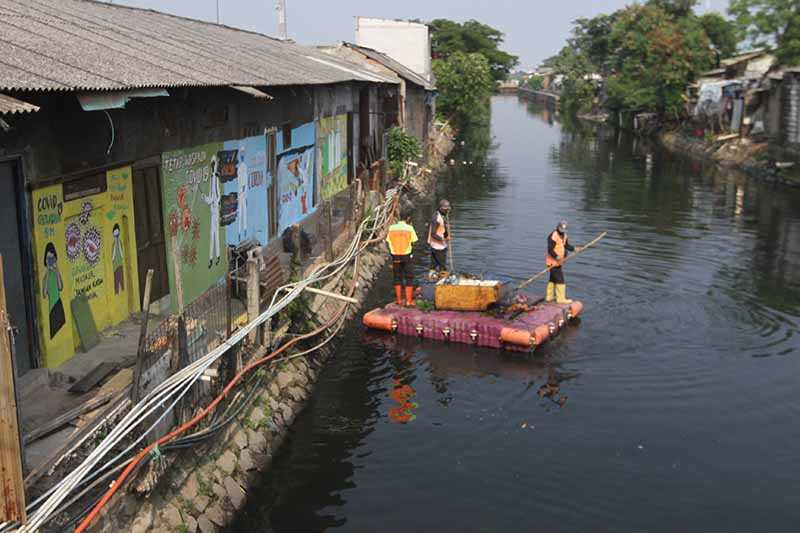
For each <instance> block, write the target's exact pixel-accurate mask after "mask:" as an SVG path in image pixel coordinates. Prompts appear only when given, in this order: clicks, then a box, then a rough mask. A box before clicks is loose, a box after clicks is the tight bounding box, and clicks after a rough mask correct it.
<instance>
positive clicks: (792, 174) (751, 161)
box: [657, 130, 800, 187]
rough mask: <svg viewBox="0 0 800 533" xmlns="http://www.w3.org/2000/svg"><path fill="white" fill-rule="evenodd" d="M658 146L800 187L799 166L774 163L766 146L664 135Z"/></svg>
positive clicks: (742, 140)
mask: <svg viewBox="0 0 800 533" xmlns="http://www.w3.org/2000/svg"><path fill="white" fill-rule="evenodd" d="M657 139H658V141H659V143H660V144H661V145H662V146H664V147H665V148H667V149H668V150H670V151H672V152H675V153H680V154H689V155H692V156H694V157H699V158H702V159H706V160H709V161H713V162H715V163H717V164H718V165H719V166H720V167H723V168H726V169H732V170H736V171H739V172H742V173H744V174H747V175H748V176H751V177H753V178H755V179H758V180H761V181H764V182H767V183H782V184H785V185H791V186H795V187H798V186H800V175H798V169H797V165H794V164H792V162H788V163H783V162H779V161H775V159H774V158H772V157H770V155H769V146H768V145H767V143H766V142H761V143H759V142H754V141H752V140H751V139H749V138H746V137H739V136H736V137H734V138H725V137H721V138H720V137H718V138H716V139H714V140H710V141H706V140H705V139H700V138H695V137H691V136H689V135H686V134H685V133H683V132H681V131H678V130H674V131H663V132H661V133H659V134H658V135H657Z"/></svg>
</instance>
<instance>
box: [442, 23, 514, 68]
mask: <svg viewBox="0 0 800 533" xmlns="http://www.w3.org/2000/svg"><path fill="white" fill-rule="evenodd" d="M429 26H430V29H431V47H432V52H433V57H435V58H438V59H448V58H449V57H450V56H452V55H453V54H455V53H457V52H461V53H464V54H482V55H483V56H484V57H485V58H486V59H487V60H488V61H489V67H490V69H491V73H492V77H493V78H494V79H495V81H502V80H504V79H506V78H507V77H508V75H509V73H510V72H511V69H513V68H514V67H515V66H516V65H517V63H518V62H519V58H517V56H515V55H511V54H509V53H508V52H504V51H503V50H501V49H500V46H501V45H502V44H503V33H502V32H501V31H499V30H496V29H495V28H492V27H491V26H488V25H486V24H483V23H481V22H478V21H477V20H468V21H466V22H464V23H463V24H460V23H458V22H454V21H452V20H447V19H436V20H433V21H431V22H430V24H429Z"/></svg>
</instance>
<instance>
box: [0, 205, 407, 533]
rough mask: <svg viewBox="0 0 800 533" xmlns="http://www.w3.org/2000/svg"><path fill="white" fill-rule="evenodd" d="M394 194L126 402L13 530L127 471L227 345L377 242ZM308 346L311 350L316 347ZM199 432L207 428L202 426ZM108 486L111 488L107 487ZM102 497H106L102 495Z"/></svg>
mask: <svg viewBox="0 0 800 533" xmlns="http://www.w3.org/2000/svg"><path fill="white" fill-rule="evenodd" d="M398 194H399V191H398V190H397V189H389V190H388V191H387V192H386V194H385V196H384V201H383V203H382V204H380V205H378V206H377V207H376V208H374V209H373V210H371V211H370V212H369V213H368V214H367V216H365V217H364V218H363V220H362V221H361V224H360V225H359V227H358V230H357V231H356V232H355V234H354V236H353V238H352V239H351V241H350V242H349V244H348V246H347V248H346V249H345V251H344V252H343V253H342V254H341V255H340V256H339V257H338V258H337V259H335V260H333V261H331V262H328V263H325V264H323V265H320V266H318V267H317V268H315V269H314V270H313V271H312V272H311V274H310V275H309V276H308V277H307V278H305V279H303V280H300V281H297V282H293V283H289V284H286V285H284V286H282V287H280V288H279V289H278V290H277V291H275V295H274V296H273V298H272V300H271V302H270V304H269V306H268V307H267V308H266V310H265V311H264V312H262V313H261V314H260V315H259V316H258V317H257V318H256V319H255V320H253V321H252V322H250V323H248V324H246V325H245V326H243V327H242V328H240V329H239V330H237V331H236V332H235V333H234V334H233V335H231V337H230V338H229V339H227V340H226V341H224V342H222V343H221V344H220V345H219V346H218V347H216V348H215V349H213V350H212V351H210V352H209V353H208V354H206V355H205V356H203V357H201V358H199V359H198V360H196V361H194V362H192V363H190V364H189V365H187V366H186V367H184V368H182V369H180V370H179V371H177V372H176V373H175V374H173V375H171V376H170V377H169V378H167V379H166V380H164V381H163V382H162V383H160V384H159V385H158V386H156V387H155V388H154V389H153V390H152V391H151V392H150V393H149V394H147V395H146V396H145V397H144V398H142V399H141V400H140V401H139V402H138V403H137V404H136V405H134V406H132V408H131V410H130V411H129V412H128V413H127V414H126V415H125V416H124V417H123V418H122V419H121V420H120V421H119V422H118V423H117V424H116V426H115V427H114V428H113V429H112V430H111V431H110V432H109V433H108V435H106V437H105V438H104V439H103V440H102V441H101V442H100V443H99V444H98V445H97V446H96V447H95V449H94V450H92V451H91V453H89V455H88V456H87V457H86V458H85V459H84V460H83V461H82V462H81V464H80V465H78V466H77V467H76V468H75V469H74V470H73V471H72V472H70V473H69V474H68V475H67V476H65V477H64V478H63V479H62V480H61V481H60V482H59V483H57V484H56V485H55V486H54V487H52V488H51V489H50V490H49V491H47V492H46V493H45V494H44V495H42V497H40V498H39V499H37V500H36V501H35V502H32V503H31V504H30V505H29V506H28V510H29V520H28V523H27V524H26V525H24V526H22V527H20V528H19V529H18V531H22V532H33V531H38V530H39V529H40V528H41V527H42V526H43V525H44V524H46V523H47V522H48V521H49V520H50V519H52V518H53V517H54V516H56V515H57V514H58V513H60V512H61V511H63V510H64V509H65V506H64V503H65V502H66V500H67V499H68V498H69V497H70V495H72V494H74V493H75V492H76V491H77V490H78V489H79V488H80V487H83V486H86V485H87V483H92V485H93V486H96V485H95V484H97V483H98V482H99V481H104V480H105V479H107V478H108V477H110V475H109V473H110V472H114V473H116V472H118V471H119V470H121V469H123V468H125V469H126V470H125V472H127V470H128V469H129V468H130V466H131V464H130V463H131V461H132V459H131V458H130V455H131V453H132V452H133V451H134V450H135V449H136V448H137V447H138V446H139V445H140V444H141V442H142V441H143V440H144V439H145V438H146V437H147V435H149V434H151V432H152V431H153V430H154V429H155V428H156V427H157V426H158V425H159V424H160V423H161V422H162V421H163V420H164V419H165V418H166V417H167V415H168V414H169V413H170V412H171V411H172V410H173V409H174V407H175V406H176V405H177V404H178V402H180V401H181V399H182V398H183V397H184V396H185V395H186V394H187V393H188V392H189V390H190V389H191V388H192V386H193V385H194V384H195V383H196V382H197V381H198V380H200V378H201V377H202V376H203V375H204V373H205V372H206V370H208V369H209V368H210V367H211V366H212V365H213V364H214V363H216V361H218V360H219V359H220V358H221V357H223V356H224V355H225V354H226V353H227V352H228V351H229V350H230V349H231V348H233V347H235V346H236V345H237V344H239V343H240V342H242V341H243V340H244V339H245V338H246V337H247V336H248V335H249V334H250V333H251V332H253V331H254V330H255V329H256V328H258V327H259V326H261V325H262V324H264V323H265V322H266V321H267V320H270V319H271V318H272V317H273V316H275V315H276V314H278V313H280V312H281V311H282V310H284V309H285V308H286V307H287V306H288V305H289V304H291V303H292V302H293V301H294V300H295V299H297V298H298V297H299V296H300V295H301V294H302V292H303V291H304V290H305V289H306V287H309V286H311V285H314V284H318V283H323V282H325V281H326V280H329V279H331V278H333V277H334V276H336V275H337V274H339V273H340V272H342V271H343V270H344V269H345V268H346V267H347V265H349V264H350V263H351V262H354V264H355V265H357V262H358V256H359V255H360V254H361V253H362V252H363V251H364V250H365V249H366V248H368V247H369V246H370V245H372V244H374V243H375V242H377V241H379V240H380V238H381V237H380V233H381V232H382V231H383V230H384V229H385V228H386V226H387V224H388V222H389V220H390V219H391V217H392V214H393V212H394V210H395V209H396V206H397V199H398V198H397V195H398ZM354 279H355V276H354ZM340 327H341V323H340V324H339V325H338V327H337V328H336V330H335V331H334V332H333V333H331V334H330V335H329V336H328V338H327V339H326V340H325V341H324V342H323V344H321V345H319V346H322V345H324V344H325V343H327V342H329V341H330V340H331V339H332V338H333V337H334V336H335V334H336V332H338V330H339V328H340ZM313 349H317V347H315V348H313ZM313 349H312V350H313ZM295 355H297V354H295ZM235 381H238V380H235ZM231 385H235V383H230V384H229V387H230V386H231ZM226 390H227V387H226ZM218 399H219V398H218ZM218 399H217V400H218ZM214 406H215V404H214V403H213V402H212V405H210V406H209V407H210V408H212V409H213V407H214ZM156 415H158V417H157V419H156V420H155V421H154V422H153V423H152V424H151V425H150V426H149V427H148V428H147V429H144V430H143V429H141V427H140V426H142V425H143V424H144V423H145V421H147V420H149V419H152V417H153V416H156ZM204 431H207V429H206V430H204ZM198 433H201V434H202V435H207V433H204V432H198ZM171 435H172V433H170V434H169V435H167V437H170V436H171ZM190 437H191V439H196V438H198V437H200V435H197V434H193V435H190V436H189V437H186V438H190ZM131 438H132V439H133V442H131V443H130V444H129V445H128V446H127V447H126V448H125V449H124V450H123V451H121V452H119V453H117V454H116V455H115V456H113V457H112V458H110V459H107V456H108V455H110V454H111V453H112V452H113V450H115V449H116V448H117V447H118V446H119V445H120V444H121V443H122V442H123V441H125V440H126V439H131ZM191 439H190V440H188V441H183V440H180V439H179V440H176V441H174V442H173V443H172V444H173V445H176V446H180V445H188V443H190V442H192V440H191ZM159 440H160V439H159ZM151 446H152V445H151ZM140 453H141V452H140ZM113 488H114V487H113V486H112V489H113ZM84 490H86V489H84ZM110 492H113V491H110ZM106 496H108V494H107V495H106ZM73 500H74V498H73ZM66 503H70V504H74V501H72V500H71V501H70V502H66ZM100 503H104V501H103V500H101V502H100ZM93 507H94V509H97V506H93ZM90 518H91V517H90ZM3 526H5V525H3ZM6 529H10V528H8V527H6V528H3V527H2V526H0V530H3V531H5V530H6ZM10 530H13V529H10ZM79 530H82V528H81V527H79V528H78V529H77V530H76V531H79Z"/></svg>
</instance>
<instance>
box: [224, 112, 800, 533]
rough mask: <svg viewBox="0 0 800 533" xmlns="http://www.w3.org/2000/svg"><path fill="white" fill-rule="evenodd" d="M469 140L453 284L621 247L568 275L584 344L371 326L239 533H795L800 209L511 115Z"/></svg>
mask: <svg viewBox="0 0 800 533" xmlns="http://www.w3.org/2000/svg"><path fill="white" fill-rule="evenodd" d="M464 140H465V143H464V145H463V146H459V148H458V149H457V151H456V152H455V153H454V154H453V156H452V157H453V160H454V163H455V164H454V165H452V166H449V167H448V168H447V169H446V171H445V172H444V175H443V179H442V180H441V181H440V184H439V190H438V196H446V197H448V198H449V199H450V200H451V202H452V203H453V206H454V207H453V212H452V223H453V232H454V234H455V236H456V240H455V241H454V256H455V261H456V266H457V269H458V270H464V271H470V272H473V273H483V274H485V275H486V276H489V277H495V278H499V279H505V280H521V279H524V278H526V277H528V276H529V275H530V274H531V273H533V272H537V271H538V270H540V269H541V268H542V262H543V254H544V245H545V244H544V243H545V238H546V236H547V234H548V233H549V231H551V230H552V228H553V226H554V225H555V223H556V222H557V221H558V220H560V219H562V218H566V219H568V220H569V221H570V236H571V239H572V240H574V242H576V243H580V242H585V241H587V240H589V239H590V238H592V237H593V236H595V235H597V234H598V233H600V232H601V231H608V232H609V233H608V237H607V238H606V239H605V240H604V241H603V243H602V245H600V246H598V247H596V249H594V251H592V252H590V253H589V252H587V253H586V254H585V255H583V256H581V258H576V260H575V261H574V262H571V263H570V264H569V266H568V267H567V268H566V276H567V285H568V290H569V293H570V294H571V296H572V297H577V298H579V299H581V300H582V301H583V302H584V304H585V305H586V309H585V313H584V315H583V319H582V321H581V323H580V324H576V325H574V326H572V327H569V328H566V329H565V330H564V331H563V333H562V334H561V335H560V336H559V337H558V338H556V339H555V340H554V341H553V342H550V343H548V344H547V345H545V346H543V347H542V348H540V350H538V351H537V352H536V354H535V355H532V356H519V355H511V354H506V353H502V352H494V351H489V350H483V349H474V348H471V347H466V346H459V345H447V344H436V343H433V342H430V341H422V340H417V339H408V338H399V337H392V336H386V335H375V334H373V333H369V332H366V331H364V330H363V328H362V327H361V326H360V324H359V323H358V321H353V322H352V323H351V324H349V325H348V328H347V330H346V332H344V333H343V335H342V336H341V344H340V345H339V346H338V349H337V356H336V358H335V359H334V360H333V361H332V362H331V363H330V364H329V365H328V366H327V367H326V369H325V370H324V372H323V373H322V374H321V377H320V382H319V384H318V386H317V388H316V390H315V392H314V395H313V397H312V399H311V402H310V404H309V406H308V408H307V409H306V411H304V412H303V413H302V414H301V415H300V416H299V418H298V420H297V422H296V425H295V426H294V428H293V429H292V430H291V434H290V437H289V440H288V441H287V442H286V444H285V445H284V447H283V448H282V450H281V452H280V453H279V454H278V455H277V456H276V457H275V461H274V465H273V468H272V470H271V471H270V472H269V473H267V474H265V475H264V476H263V480H262V483H261V484H260V485H259V486H258V487H256V488H255V489H254V490H253V491H252V492H251V494H250V495H249V498H248V504H247V506H246V507H245V509H244V510H243V511H242V512H241V513H240V514H239V515H238V516H237V518H236V521H235V523H234V524H233V526H232V528H231V529H230V530H231V531H279V532H289V531H324V530H329V529H341V530H344V531H379V530H380V531H386V532H394V531H409V530H413V531H432V530H436V531H452V530H464V531H519V530H532V529H542V530H547V531H564V532H569V531H657V532H671V531H676V530H687V529H688V530H694V531H726V532H727V531H752V530H754V529H756V528H763V527H769V528H770V529H773V530H779V531H789V530H793V529H794V528H795V523H796V520H795V519H794V517H793V516H792V515H793V513H792V511H791V510H792V509H794V508H796V507H797V506H798V505H800V481H798V480H797V476H796V475H795V474H794V471H795V469H796V465H797V462H798V460H800V450H799V449H798V446H797V444H796V443H797V442H799V441H800V426H798V425H797V424H796V418H797V413H798V411H799V410H800V391H799V390H798V388H797V383H796V377H795V376H796V375H798V372H800V358H798V353H800V340H799V337H798V335H797V332H798V328H799V325H798V322H800V191H797V190H790V189H784V188H781V187H776V186H768V185H764V184H759V183H757V182H754V181H752V180H749V179H747V178H744V177H742V176H739V175H736V174H732V173H729V172H724V171H720V170H718V169H716V168H714V167H712V166H710V165H707V164H704V163H703V162H700V161H696V160H691V159H687V158H684V157H680V156H676V155H673V154H670V153H668V152H665V151H664V150H662V149H661V148H660V147H659V146H657V145H655V144H653V143H651V142H645V141H642V140H637V139H633V138H631V137H628V136H626V135H624V134H621V133H619V132H616V131H614V130H613V129H609V128H606V127H602V126H597V125H594V124H586V123H583V122H574V121H568V120H565V119H564V117H559V116H557V115H555V114H553V113H552V112H549V111H547V110H546V109H544V108H541V107H537V106H532V105H529V104H527V103H525V102H522V101H518V100H517V99H516V98H515V97H498V98H495V99H494V100H493V103H492V118H491V125H490V128H484V129H483V130H475V131H470V132H464ZM470 162H471V163H472V164H470ZM430 214H431V211H430V208H429V207H427V208H423V209H421V210H420V212H419V213H418V217H417V218H416V220H417V226H418V232H419V233H422V232H423V227H424V225H423V224H424V221H426V220H428V219H429V217H430ZM416 255H417V264H416V269H417V272H418V273H420V274H421V273H422V272H424V271H425V270H426V268H427V254H426V252H425V250H424V248H423V247H421V246H420V248H419V249H418V250H416ZM543 288H544V284H543V283H542V284H539V285H535V286H533V287H531V289H530V290H531V293H532V295H536V293H539V292H541V291H543ZM390 289H391V279H390V274H389V272H388V271H387V270H385V271H383V272H382V274H381V276H380V278H379V281H378V283H377V285H376V287H375V288H374V290H373V291H372V292H371V295H370V301H369V302H368V307H369V306H375V305H379V304H381V303H382V302H384V301H386V300H388V299H389V293H390ZM561 398H568V401H566V399H564V400H563V402H562V401H561Z"/></svg>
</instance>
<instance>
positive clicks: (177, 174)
mask: <svg viewBox="0 0 800 533" xmlns="http://www.w3.org/2000/svg"><path fill="white" fill-rule="evenodd" d="M224 148H225V147H224V145H223V143H209V144H204V145H202V146H195V147H193V148H189V149H185V150H176V151H173V152H166V153H164V154H162V159H161V164H162V171H161V175H162V179H163V187H162V191H163V195H164V201H163V206H164V221H165V223H166V228H165V231H166V232H167V235H166V247H167V270H168V272H169V286H170V295H171V304H172V310H173V311H177V310H178V309H179V303H178V291H177V290H175V289H176V282H175V279H176V272H175V265H176V264H177V265H179V268H180V277H181V280H182V281H181V288H182V293H183V300H184V302H183V303H184V304H187V303H190V302H191V301H193V300H194V299H196V298H197V297H198V296H200V295H201V294H203V292H205V291H206V290H207V289H208V288H209V287H211V286H212V285H214V284H215V283H217V282H218V281H219V280H221V279H222V278H223V277H224V276H225V273H226V272H227V269H228V254H227V249H226V242H225V238H224V236H223V238H220V234H221V233H222V231H223V226H222V223H223V206H224V205H227V206H228V208H229V209H230V203H231V202H230V196H228V197H227V199H226V198H225V196H226V195H225V194H224V192H223V180H225V181H226V182H227V181H232V180H234V179H235V176H236V172H237V170H236V159H235V157H236V155H235V154H234V153H233V152H235V151H230V150H229V151H226V150H225V149H224ZM228 217H229V218H230V214H229V213H228Z"/></svg>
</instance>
